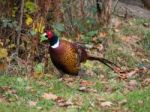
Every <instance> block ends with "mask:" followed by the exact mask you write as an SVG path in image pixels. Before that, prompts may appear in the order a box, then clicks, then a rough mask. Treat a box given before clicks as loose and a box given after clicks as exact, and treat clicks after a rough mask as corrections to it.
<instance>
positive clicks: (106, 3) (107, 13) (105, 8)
mask: <svg viewBox="0 0 150 112" xmlns="http://www.w3.org/2000/svg"><path fill="white" fill-rule="evenodd" d="M111 8H112V0H102V9H101V12H100V14H98V17H99V22H100V24H101V25H102V26H105V27H107V26H108V24H109V20H110V18H111Z"/></svg>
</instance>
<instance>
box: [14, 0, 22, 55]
mask: <svg viewBox="0 0 150 112" xmlns="http://www.w3.org/2000/svg"><path fill="white" fill-rule="evenodd" d="M23 9H24V0H22V1H21V9H20V19H19V31H18V36H17V48H16V53H17V56H18V54H19V45H20V37H21V29H22V20H23Z"/></svg>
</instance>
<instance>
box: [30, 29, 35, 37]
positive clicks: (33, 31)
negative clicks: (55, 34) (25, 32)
mask: <svg viewBox="0 0 150 112" xmlns="http://www.w3.org/2000/svg"><path fill="white" fill-rule="evenodd" d="M29 32H30V34H31V36H35V35H36V33H37V32H36V31H35V30H30V31H29Z"/></svg>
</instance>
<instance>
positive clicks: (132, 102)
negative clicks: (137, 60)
mask: <svg viewBox="0 0 150 112" xmlns="http://www.w3.org/2000/svg"><path fill="white" fill-rule="evenodd" d="M79 80H80V79H76V80H75V81H74V86H71V87H69V86H67V85H66V84H65V82H63V81H59V79H57V78H56V77H53V78H51V79H50V78H49V77H48V76H45V77H44V78H41V79H36V80H35V79H32V78H27V77H17V76H13V77H12V76H7V75H2V76H0V96H3V97H5V100H4V101H3V102H1V101H0V111H2V112H27V111H29V112H38V111H42V112H48V111H61V112H65V111H67V112H78V111H81V112H88V111H90V110H91V111H94V112H99V111H102V112H103V111H106V110H107V111H111V110H112V108H108V109H106V110H105V109H103V108H101V107H100V105H99V104H98V103H99V102H98V101H97V99H98V98H104V99H105V100H106V101H107V100H108V101H111V102H115V103H116V102H119V101H121V100H123V99H127V102H128V103H126V105H124V106H122V107H121V108H122V109H124V108H128V109H129V110H132V111H134V112H148V111H149V110H150V108H149V104H150V100H149V99H150V90H149V89H150V88H145V89H137V90H135V91H133V92H128V93H126V94H124V93H123V92H122V90H123V88H124V87H125V86H124V83H123V82H120V83H119V82H118V83H117V82H116V81H115V80H109V83H108V85H107V86H110V87H112V88H115V90H114V91H113V92H106V91H105V89H104V88H105V87H106V85H104V84H102V83H101V82H100V79H98V78H97V79H96V77H95V78H91V79H90V78H89V79H87V78H86V79H84V80H88V81H92V82H93V81H94V80H95V82H96V84H95V85H93V86H92V88H93V89H96V90H97V93H90V92H89V93H88V92H80V91H78V89H79ZM13 91H14V92H13ZM49 92H51V93H54V94H56V95H58V96H61V97H63V98H65V99H71V100H72V102H76V103H81V106H70V107H67V108H66V107H59V106H58V105H57V104H56V102H55V101H53V100H46V99H43V98H42V95H43V94H44V93H49ZM29 101H36V102H37V104H36V106H30V105H29V104H28V102H29ZM140 101H142V104H140V103H139V102H140ZM116 106H117V104H115V105H114V108H116ZM39 108H40V109H39Z"/></svg>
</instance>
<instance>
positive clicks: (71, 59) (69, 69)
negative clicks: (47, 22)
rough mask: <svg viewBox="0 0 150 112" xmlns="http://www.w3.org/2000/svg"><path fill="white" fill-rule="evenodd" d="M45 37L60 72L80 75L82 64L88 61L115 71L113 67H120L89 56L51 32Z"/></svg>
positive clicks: (78, 47)
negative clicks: (99, 63)
mask: <svg viewBox="0 0 150 112" xmlns="http://www.w3.org/2000/svg"><path fill="white" fill-rule="evenodd" d="M44 36H45V37H46V38H47V39H48V43H49V44H50V47H49V52H50V56H51V60H52V63H53V64H54V65H55V67H56V68H57V69H58V70H59V71H60V72H63V73H67V74H70V75H78V73H79V71H80V65H81V63H82V62H85V61H86V60H97V61H100V62H102V63H103V64H105V65H106V66H108V67H109V68H111V69H112V70H114V68H113V67H112V66H111V65H113V66H115V67H118V66H117V65H115V64H113V63H112V62H110V61H108V60H106V59H104V58H100V57H96V56H92V55H89V54H88V53H87V51H86V50H85V49H84V48H83V47H81V46H80V45H78V44H76V43H72V42H69V41H67V40H63V39H59V38H58V36H57V35H56V34H54V33H53V32H52V31H51V30H47V31H46V32H45V33H44Z"/></svg>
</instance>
